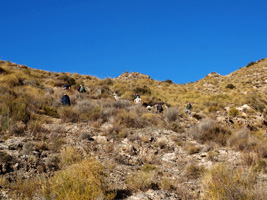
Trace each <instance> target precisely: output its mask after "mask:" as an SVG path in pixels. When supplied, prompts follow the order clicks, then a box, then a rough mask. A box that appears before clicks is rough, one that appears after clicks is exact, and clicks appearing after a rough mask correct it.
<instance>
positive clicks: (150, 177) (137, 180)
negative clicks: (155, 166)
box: [126, 170, 158, 192]
mask: <svg viewBox="0 0 267 200" xmlns="http://www.w3.org/2000/svg"><path fill="white" fill-rule="evenodd" d="M126 184H127V186H128V189H129V190H130V191H133V192H135V191H138V190H142V191H146V190H148V189H158V184H157V181H156V172H155V170H149V171H142V170H141V171H138V172H135V173H133V174H130V175H128V176H127V177H126Z"/></svg>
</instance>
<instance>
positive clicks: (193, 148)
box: [185, 142, 200, 155]
mask: <svg viewBox="0 0 267 200" xmlns="http://www.w3.org/2000/svg"><path fill="white" fill-rule="evenodd" d="M185 150H186V152H187V153H188V154H189V155H192V154H195V153H198V152H199V151H200V148H199V147H198V146H196V145H194V144H192V143H189V142H187V143H186V144H185Z"/></svg>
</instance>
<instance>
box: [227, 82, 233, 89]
mask: <svg viewBox="0 0 267 200" xmlns="http://www.w3.org/2000/svg"><path fill="white" fill-rule="evenodd" d="M225 88H229V89H234V88H235V86H234V85H233V84H232V83H229V84H228V85H227V86H226V87H225Z"/></svg>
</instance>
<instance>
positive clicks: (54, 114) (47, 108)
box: [43, 105, 59, 118]
mask: <svg viewBox="0 0 267 200" xmlns="http://www.w3.org/2000/svg"><path fill="white" fill-rule="evenodd" d="M43 109H44V111H45V113H44V114H45V115H48V116H50V117H54V118H59V114H58V113H57V110H56V108H54V107H51V106H47V105H46V106H43Z"/></svg>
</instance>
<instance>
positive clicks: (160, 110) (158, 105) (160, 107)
mask: <svg viewBox="0 0 267 200" xmlns="http://www.w3.org/2000/svg"><path fill="white" fill-rule="evenodd" d="M156 108H157V113H162V112H163V107H162V105H161V104H160V103H158V104H156Z"/></svg>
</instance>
